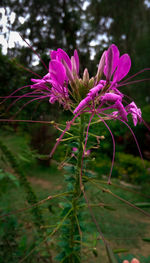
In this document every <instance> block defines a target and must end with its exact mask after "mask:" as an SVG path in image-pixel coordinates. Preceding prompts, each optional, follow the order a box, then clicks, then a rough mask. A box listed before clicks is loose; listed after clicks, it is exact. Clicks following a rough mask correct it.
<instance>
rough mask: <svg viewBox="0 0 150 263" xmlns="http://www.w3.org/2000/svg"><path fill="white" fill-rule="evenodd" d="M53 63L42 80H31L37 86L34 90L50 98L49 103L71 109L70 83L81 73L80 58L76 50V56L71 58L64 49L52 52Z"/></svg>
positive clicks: (51, 62)
mask: <svg viewBox="0 0 150 263" xmlns="http://www.w3.org/2000/svg"><path fill="white" fill-rule="evenodd" d="M50 57H51V61H50V63H49V72H48V73H47V74H46V75H45V76H44V77H43V78H42V79H31V80H32V82H34V83H35V84H33V85H31V88H32V89H35V90H36V91H37V90H38V91H40V92H41V94H45V96H47V97H49V102H50V103H52V104H53V103H54V102H55V101H58V102H59V103H60V104H62V105H63V106H64V108H66V109H68V108H70V100H69V89H68V81H69V80H70V81H71V80H73V78H74V77H75V76H78V73H79V58H78V53H77V51H76V50H75V51H74V56H72V57H71V59H70V58H69V56H68V55H67V53H66V52H65V51H63V50H62V49H60V48H59V49H58V50H57V51H51V52H50Z"/></svg>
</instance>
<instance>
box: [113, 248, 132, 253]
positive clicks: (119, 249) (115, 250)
mask: <svg viewBox="0 0 150 263" xmlns="http://www.w3.org/2000/svg"><path fill="white" fill-rule="evenodd" d="M128 251H129V249H127V248H118V249H113V252H114V253H115V254H119V253H124V252H128Z"/></svg>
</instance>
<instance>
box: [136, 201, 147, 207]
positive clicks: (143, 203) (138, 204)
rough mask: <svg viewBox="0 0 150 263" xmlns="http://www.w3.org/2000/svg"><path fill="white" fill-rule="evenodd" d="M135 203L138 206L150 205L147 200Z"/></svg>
mask: <svg viewBox="0 0 150 263" xmlns="http://www.w3.org/2000/svg"><path fill="white" fill-rule="evenodd" d="M134 205H136V206H137V207H142V208H144V207H150V203H147V202H142V203H135V204H134Z"/></svg>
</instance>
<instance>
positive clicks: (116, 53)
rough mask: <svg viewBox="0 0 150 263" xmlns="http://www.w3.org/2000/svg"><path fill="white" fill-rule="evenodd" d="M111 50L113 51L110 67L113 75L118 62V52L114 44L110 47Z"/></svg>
mask: <svg viewBox="0 0 150 263" xmlns="http://www.w3.org/2000/svg"><path fill="white" fill-rule="evenodd" d="M111 48H112V50H113V67H112V74H113V73H114V71H115V69H116V67H117V65H118V62H119V56H120V52H119V49H118V48H117V46H116V45H114V44H112V45H111Z"/></svg>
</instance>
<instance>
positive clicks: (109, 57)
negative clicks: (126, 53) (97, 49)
mask: <svg viewBox="0 0 150 263" xmlns="http://www.w3.org/2000/svg"><path fill="white" fill-rule="evenodd" d="M119 55H120V53H119V50H118V48H117V46H116V45H114V44H112V45H111V46H110V47H109V48H108V50H107V51H106V55H105V58H106V65H105V67H104V74H105V76H106V79H107V80H108V81H110V79H111V76H112V74H113V72H114V71H115V69H116V67H117V65H118V62H119Z"/></svg>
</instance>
